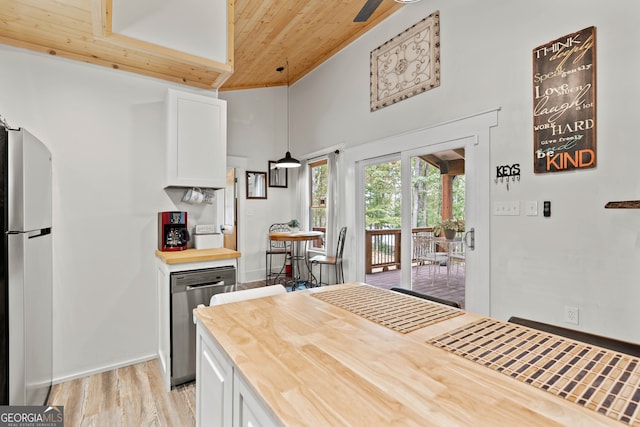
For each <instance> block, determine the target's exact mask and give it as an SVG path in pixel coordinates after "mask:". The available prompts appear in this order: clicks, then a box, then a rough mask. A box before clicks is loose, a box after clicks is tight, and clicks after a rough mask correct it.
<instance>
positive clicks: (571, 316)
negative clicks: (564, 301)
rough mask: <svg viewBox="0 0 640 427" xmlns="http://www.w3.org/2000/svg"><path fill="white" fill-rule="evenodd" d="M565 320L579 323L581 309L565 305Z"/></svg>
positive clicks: (575, 323)
mask: <svg viewBox="0 0 640 427" xmlns="http://www.w3.org/2000/svg"><path fill="white" fill-rule="evenodd" d="M564 321H565V322H566V323H571V324H573V325H577V324H578V323H579V321H580V309H579V308H578V307H569V306H566V305H565V307H564Z"/></svg>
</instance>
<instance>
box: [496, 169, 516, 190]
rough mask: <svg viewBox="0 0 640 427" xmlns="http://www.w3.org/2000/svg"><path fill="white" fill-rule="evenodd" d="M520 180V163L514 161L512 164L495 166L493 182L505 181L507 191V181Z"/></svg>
mask: <svg viewBox="0 0 640 427" xmlns="http://www.w3.org/2000/svg"><path fill="white" fill-rule="evenodd" d="M516 180H517V181H520V163H514V164H512V165H502V166H496V177H495V179H494V182H495V183H496V184H497V183H498V182H500V183H503V182H506V183H507V191H509V181H511V182H515V181H516Z"/></svg>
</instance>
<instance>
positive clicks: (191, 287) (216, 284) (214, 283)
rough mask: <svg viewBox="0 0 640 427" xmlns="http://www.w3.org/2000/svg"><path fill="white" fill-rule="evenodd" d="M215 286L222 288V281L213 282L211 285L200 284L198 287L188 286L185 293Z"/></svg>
mask: <svg viewBox="0 0 640 427" xmlns="http://www.w3.org/2000/svg"><path fill="white" fill-rule="evenodd" d="M217 286H224V280H219V281H217V282H213V283H202V284H199V285H189V286H187V291H194V290H196V289H208V288H215V287H217Z"/></svg>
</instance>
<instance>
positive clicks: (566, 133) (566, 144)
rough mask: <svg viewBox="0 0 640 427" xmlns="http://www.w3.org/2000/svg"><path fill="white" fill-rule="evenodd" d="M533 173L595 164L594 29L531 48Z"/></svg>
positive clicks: (590, 166)
mask: <svg viewBox="0 0 640 427" xmlns="http://www.w3.org/2000/svg"><path fill="white" fill-rule="evenodd" d="M533 148H534V155H535V158H534V164H533V171H534V172H535V173H546V172H562V171H567V170H575V169H583V168H593V167H595V166H596V29H595V27H589V28H585V29H584V30H581V31H578V32H576V33H573V34H569V35H568V36H564V37H561V38H559V39H557V40H554V41H552V42H549V43H547V44H545V45H542V46H539V47H537V48H535V49H534V50H533Z"/></svg>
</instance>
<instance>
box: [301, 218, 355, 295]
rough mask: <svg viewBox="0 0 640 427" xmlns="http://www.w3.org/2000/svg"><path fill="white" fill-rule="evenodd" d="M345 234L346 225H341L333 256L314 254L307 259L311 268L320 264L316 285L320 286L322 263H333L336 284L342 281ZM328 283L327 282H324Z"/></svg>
mask: <svg viewBox="0 0 640 427" xmlns="http://www.w3.org/2000/svg"><path fill="white" fill-rule="evenodd" d="M346 234H347V227H342V228H341V229H340V234H339V235H338V245H337V247H336V254H335V256H326V255H316V256H314V257H313V258H311V259H310V260H309V262H310V263H311V269H312V270H313V266H314V265H316V264H317V265H319V266H320V280H319V281H318V285H319V286H322V284H323V283H322V266H323V265H333V266H334V267H335V269H336V284H337V283H344V270H343V269H342V253H343V252H344V240H345V236H346ZM325 285H328V283H325Z"/></svg>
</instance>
